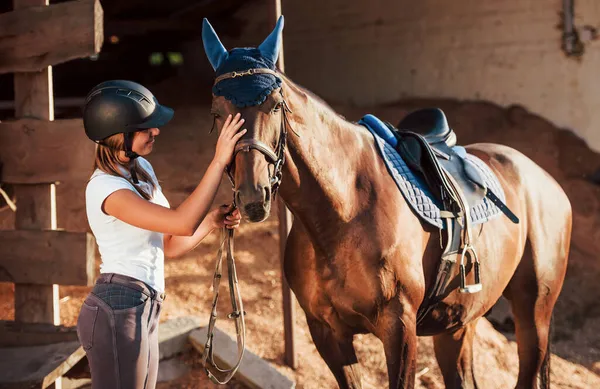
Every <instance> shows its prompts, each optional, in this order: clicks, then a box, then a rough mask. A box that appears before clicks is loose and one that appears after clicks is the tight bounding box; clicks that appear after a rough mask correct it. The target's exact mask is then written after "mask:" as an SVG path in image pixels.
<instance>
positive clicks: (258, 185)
mask: <svg viewBox="0 0 600 389" xmlns="http://www.w3.org/2000/svg"><path fill="white" fill-rule="evenodd" d="M282 29H283V17H281V18H280V19H279V20H278V22H277V26H276V27H275V29H274V31H273V32H272V33H271V34H270V35H269V36H268V37H267V38H266V39H265V41H264V42H263V43H261V44H260V46H258V47H257V48H235V49H232V50H230V51H227V50H226V49H225V47H224V46H223V44H222V43H221V41H220V40H219V38H218V36H217V34H216V33H215V31H214V30H213V28H212V26H211V25H210V23H209V22H208V21H207V20H206V19H204V24H203V28H202V39H203V42H204V49H205V51H206V55H207V56H208V59H209V61H210V63H211V65H212V67H213V69H214V70H215V72H216V79H215V83H214V86H213V100H212V109H211V111H212V112H211V113H212V114H213V115H214V116H215V120H216V124H217V127H218V128H221V127H222V125H223V121H224V120H225V119H226V118H227V116H228V115H229V114H232V115H235V114H236V113H238V112H240V113H241V114H242V117H243V118H244V119H245V123H244V128H246V129H247V130H248V132H247V133H246V135H244V137H243V138H242V139H241V140H240V141H239V142H238V144H237V146H236V150H235V156H234V159H233V162H232V164H231V166H230V167H229V169H228V172H229V178H230V179H231V181H232V184H233V186H234V191H235V202H236V205H237V206H238V207H239V209H240V211H241V212H242V214H243V215H244V216H245V217H246V218H247V219H248V220H249V221H251V222H261V221H263V220H265V219H266V218H267V217H268V216H269V213H270V211H271V199H272V198H273V195H274V192H275V191H276V190H277V188H278V186H279V182H280V180H281V168H282V165H283V162H284V161H283V158H284V152H285V141H286V126H285V113H286V110H287V106H286V105H285V102H284V100H283V95H282V93H281V83H282V78H281V75H280V74H278V73H277V72H276V70H275V63H276V61H277V56H278V54H279V47H280V42H281V31H282Z"/></svg>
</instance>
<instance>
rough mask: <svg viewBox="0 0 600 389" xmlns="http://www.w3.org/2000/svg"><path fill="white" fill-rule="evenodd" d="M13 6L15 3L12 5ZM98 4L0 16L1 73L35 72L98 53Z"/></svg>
mask: <svg viewBox="0 0 600 389" xmlns="http://www.w3.org/2000/svg"><path fill="white" fill-rule="evenodd" d="M15 4H16V3H15ZM103 40H104V31H103V10H102V6H101V5H100V1H99V0H76V1H68V2H65V3H60V4H55V5H51V6H38V7H27V8H23V9H18V10H15V11H13V12H6V13H3V14H0V73H16V72H36V71H40V70H44V69H45V68H46V67H47V66H52V65H56V64H59V63H62V62H66V61H69V60H72V59H76V58H83V57H88V56H90V55H93V54H97V53H99V52H100V49H101V48H102V44H103Z"/></svg>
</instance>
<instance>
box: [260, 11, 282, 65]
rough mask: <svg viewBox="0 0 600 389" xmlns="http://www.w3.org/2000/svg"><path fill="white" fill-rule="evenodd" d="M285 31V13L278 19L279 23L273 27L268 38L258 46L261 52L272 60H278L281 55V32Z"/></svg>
mask: <svg viewBox="0 0 600 389" xmlns="http://www.w3.org/2000/svg"><path fill="white" fill-rule="evenodd" d="M282 31H283V15H281V16H280V17H279V19H278V20H277V24H276V25H275V28H274V29H273V32H271V34H269V36H268V37H267V39H265V40H264V42H263V43H261V44H260V46H258V49H259V50H260V53H261V54H262V56H263V57H265V58H267V59H269V60H271V62H273V63H275V62H277V57H278V56H279V48H280V47H281V32H282Z"/></svg>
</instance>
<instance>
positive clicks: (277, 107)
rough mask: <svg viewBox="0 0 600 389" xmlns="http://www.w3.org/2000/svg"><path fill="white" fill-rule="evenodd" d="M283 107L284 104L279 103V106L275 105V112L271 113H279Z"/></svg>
mask: <svg viewBox="0 0 600 389" xmlns="http://www.w3.org/2000/svg"><path fill="white" fill-rule="evenodd" d="M282 105H283V103H277V104H275V106H274V107H273V110H272V111H271V113H276V112H279V111H280V110H281V106H282Z"/></svg>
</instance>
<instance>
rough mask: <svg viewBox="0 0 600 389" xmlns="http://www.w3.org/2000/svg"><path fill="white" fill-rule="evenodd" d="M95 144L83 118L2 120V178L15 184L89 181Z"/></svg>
mask: <svg viewBox="0 0 600 389" xmlns="http://www.w3.org/2000/svg"><path fill="white" fill-rule="evenodd" d="M95 147H96V145H95V143H94V142H92V141H90V140H89V139H88V138H87V136H86V135H85V132H84V130H83V121H82V119H67V120H56V121H45V120H36V119H19V120H13V121H7V122H2V123H0V161H1V162H2V164H3V171H2V180H3V182H6V183H11V184H34V183H50V182H59V181H83V182H85V181H87V180H88V179H89V177H90V175H91V174H92V171H93V169H92V164H93V161H94V153H95ZM17 198H18V197H17Z"/></svg>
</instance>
